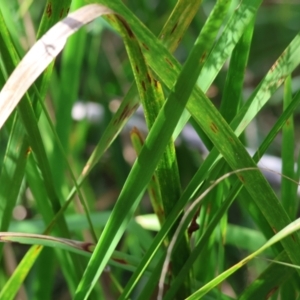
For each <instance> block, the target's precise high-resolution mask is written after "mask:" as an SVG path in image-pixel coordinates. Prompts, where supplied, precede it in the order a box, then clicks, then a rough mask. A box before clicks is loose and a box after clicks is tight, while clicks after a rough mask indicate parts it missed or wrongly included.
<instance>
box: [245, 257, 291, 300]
mask: <svg viewBox="0 0 300 300" xmlns="http://www.w3.org/2000/svg"><path fill="white" fill-rule="evenodd" d="M275 259H276V261H282V262H285V261H287V262H288V261H290V260H289V258H288V256H287V255H286V253H285V252H282V253H281V254H279V255H278V256H277V257H276V258H275ZM294 273H295V271H293V269H291V267H288V266H282V265H279V264H277V263H272V264H271V265H270V266H269V267H268V268H267V269H266V270H265V271H264V272H263V273H262V274H261V275H260V276H259V277H258V278H256V279H255V280H254V281H253V282H252V283H251V284H250V285H249V286H248V287H247V288H246V289H245V291H244V292H243V293H242V294H241V295H239V299H240V300H246V299H257V298H260V297H261V298H265V299H267V298H269V296H271V295H272V294H273V293H274V292H275V291H277V290H278V287H279V286H280V285H281V284H282V283H284V282H286V281H287V280H289V279H290V278H291V276H292V275H293V274H294Z"/></svg>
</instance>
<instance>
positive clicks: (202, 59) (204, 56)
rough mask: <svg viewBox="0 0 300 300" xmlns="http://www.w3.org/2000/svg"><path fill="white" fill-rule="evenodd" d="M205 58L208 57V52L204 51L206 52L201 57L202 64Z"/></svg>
mask: <svg viewBox="0 0 300 300" xmlns="http://www.w3.org/2000/svg"><path fill="white" fill-rule="evenodd" d="M205 58H206V52H204V53H203V54H202V55H201V57H200V64H202V63H203V62H204V60H205Z"/></svg>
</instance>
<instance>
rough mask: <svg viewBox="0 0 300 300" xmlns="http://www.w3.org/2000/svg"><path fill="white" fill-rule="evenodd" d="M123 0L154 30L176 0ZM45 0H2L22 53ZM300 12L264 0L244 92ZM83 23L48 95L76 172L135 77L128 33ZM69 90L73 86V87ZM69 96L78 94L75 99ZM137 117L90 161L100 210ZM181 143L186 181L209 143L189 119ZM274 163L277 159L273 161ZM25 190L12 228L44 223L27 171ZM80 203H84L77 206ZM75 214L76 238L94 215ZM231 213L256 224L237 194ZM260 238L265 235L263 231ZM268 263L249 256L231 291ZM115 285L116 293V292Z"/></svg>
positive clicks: (220, 84) (119, 181)
mask: <svg viewBox="0 0 300 300" xmlns="http://www.w3.org/2000/svg"><path fill="white" fill-rule="evenodd" d="M123 2H124V3H125V4H126V6H127V7H128V8H129V9H130V10H131V11H132V12H133V13H134V14H135V15H136V16H137V17H138V18H140V19H141V21H142V22H143V23H144V24H145V25H146V26H147V27H148V28H149V29H150V30H151V31H152V32H153V33H154V34H155V35H158V34H159V32H160V31H161V29H162V27H163V25H164V24H165V22H166V20H167V18H168V16H169V14H170V12H171V11H172V9H173V7H174V5H175V4H176V1H174V0H165V1H158V0H153V1H147V0H143V1H123ZM238 3H239V1H233V4H232V9H234V8H235V7H237V5H238ZM214 4H215V1H212V0H205V1H203V4H202V5H201V7H200V10H199V11H198V12H197V14H196V17H195V18H194V20H193V21H192V23H191V26H190V27H189V29H188V31H187V32H186V34H185V35H184V37H183V39H182V41H181V43H180V45H179V47H178V49H177V50H176V52H175V57H176V58H177V59H178V60H179V61H180V62H181V63H183V62H185V60H186V58H187V55H188V54H189V51H190V49H191V47H192V45H193V44H194V42H195V39H196V37H197V36H198V33H199V31H200V29H201V27H202V26H203V24H204V22H205V20H206V18H207V16H208V14H209V13H210V11H211V9H212V7H213V5H214ZM44 5H45V1H30V0H23V1H22V0H19V1H17V0H10V1H1V2H0V8H1V10H2V12H3V15H4V18H5V20H6V22H7V24H8V26H9V30H10V33H11V35H12V38H13V41H14V43H15V47H16V49H17V50H18V52H19V54H20V57H22V56H23V55H24V53H25V52H26V51H27V50H28V49H29V48H30V47H31V45H33V43H34V42H35V37H36V33H37V29H38V26H39V23H40V19H41V16H42V13H43V10H44ZM299 20H300V2H299V1H292V0H290V1H284V0H282V1H280V0H266V1H264V2H263V4H262V6H261V8H260V9H259V10H258V14H257V17H256V21H255V27H254V28H255V29H254V35H253V41H252V45H251V49H250V57H249V62H248V66H247V68H246V70H245V83H244V90H243V96H244V98H245V99H246V98H247V97H248V96H249V95H250V94H251V92H252V91H253V89H254V88H255V87H256V85H257V84H258V83H259V82H260V80H261V79H262V78H263V76H265V74H266V72H267V71H268V70H269V69H270V67H271V66H272V64H273V63H274V61H275V60H276V59H277V58H278V56H279V55H280V54H281V53H282V52H283V50H284V49H285V47H286V46H287V45H288V44H289V43H290V42H291V40H292V39H293V38H294V37H295V35H296V34H297V33H298V31H299V28H300V23H299ZM81 32H85V33H86V34H84V35H82V40H80V43H83V47H82V46H81V45H80V47H78V53H77V55H78V60H73V61H72V60H71V61H69V62H68V64H69V65H68V66H65V65H62V55H67V54H65V51H66V50H64V51H63V52H62V54H61V55H60V56H59V57H58V59H57V60H56V62H55V69H54V73H53V76H52V78H51V83H50V89H49V92H48V95H47V98H46V104H47V107H48V111H49V113H50V115H51V118H52V119H53V122H54V124H56V128H57V131H58V134H59V136H60V137H61V139H62V142H63V146H64V148H65V151H66V153H67V154H68V159H69V161H71V163H72V167H73V169H74V172H75V173H77V176H78V175H79V173H80V172H81V170H82V168H83V166H84V164H85V162H86V160H87V159H88V157H89V156H90V154H91V153H92V150H93V149H94V147H95V145H96V144H97V142H98V140H99V138H100V137H101V135H102V133H103V131H104V129H105V128H106V126H107V124H108V122H109V121H110V119H111V117H112V114H113V113H114V112H115V111H116V109H117V108H118V106H119V105H120V102H121V100H122V98H123V96H124V95H125V94H126V92H127V90H128V89H129V87H130V84H131V82H132V81H133V74H132V71H131V66H130V63H129V61H128V58H127V54H126V51H125V48H124V45H123V42H122V40H121V38H120V37H119V36H118V35H117V34H116V32H115V31H114V30H113V29H112V28H111V27H110V25H108V23H106V22H105V21H104V20H103V19H102V18H99V19H97V20H96V21H94V22H92V23H91V24H89V25H88V26H86V27H84V28H83V29H81V30H80V32H79V33H78V35H80V34H81ZM77 41H78V40H77ZM73 63H74V64H78V63H79V64H81V67H80V75H79V76H80V80H79V82H72V76H70V77H68V80H67V81H66V80H64V82H65V83H66V82H69V84H68V85H67V86H61V82H62V76H65V74H64V73H63V71H64V68H66V67H67V68H68V70H69V72H68V73H67V74H68V76H69V75H70V74H72V68H73V65H72V64H73ZM74 69H77V67H74ZM227 70H228V63H227V64H225V66H224V67H223V68H222V70H221V72H220V73H219V75H218V76H217V78H216V79H215V81H214V83H213V85H212V86H211V88H210V89H209V91H208V93H207V95H208V96H209V97H210V98H211V100H212V102H213V103H214V104H215V105H216V106H217V107H219V106H220V102H221V99H222V95H223V90H224V84H225V77H226V74H227ZM299 87H300V72H299V68H297V69H296V71H295V72H294V74H293V79H292V88H293V90H299ZM66 91H67V93H66ZM68 91H69V92H70V94H68ZM166 93H167V91H166ZM69 96H70V98H71V99H68V97H69ZM282 97H283V87H281V88H279V90H278V91H277V92H276V93H275V94H274V95H273V96H272V98H271V99H270V101H268V104H267V105H266V106H265V107H264V108H263V109H262V111H261V112H260V113H259V114H258V116H257V118H255V120H254V121H253V122H252V123H251V124H250V125H249V127H248V129H247V130H246V133H245V135H244V137H243V140H244V143H245V144H246V146H247V147H248V148H250V149H254V150H255V149H256V148H257V147H258V145H260V143H261V141H262V140H263V139H264V137H265V136H266V134H267V133H268V132H269V130H270V128H271V127H272V126H273V124H274V122H275V121H276V119H277V117H278V116H279V115H280V114H281V112H282V106H283V104H282ZM298 116H299V109H298V110H297V111H296V112H295V123H296V130H295V133H296V136H295V141H296V143H295V159H296V158H297V156H298V152H299V143H298V142H297V141H298V140H299V138H300V134H299V130H297V129H298V128H299V126H300V123H299V120H298ZM43 126H48V125H47V122H46V120H45V118H44V117H43V115H42V116H41V120H40V128H43ZM134 126H136V127H137V128H138V129H139V130H141V131H142V132H144V135H145V136H146V127H145V124H144V120H143V114H142V111H141V109H139V110H138V111H137V113H136V114H135V115H134V116H133V117H132V119H131V120H130V122H129V123H128V125H127V126H126V128H125V130H123V131H122V134H121V135H120V136H119V137H118V138H117V139H116V141H115V142H114V143H113V145H112V147H110V148H109V149H108V151H107V152H106V153H105V155H104V156H103V158H102V159H101V161H100V163H99V164H98V165H97V166H96V167H95V168H94V170H93V171H92V173H91V175H90V176H89V178H88V181H87V182H85V184H84V187H83V191H84V194H85V196H86V197H85V198H86V199H88V201H89V204H90V206H91V207H92V208H93V209H94V211H95V212H106V211H110V210H111V208H112V207H113V205H114V202H115V200H116V198H117V196H118V194H119V192H120V190H121V188H122V186H123V184H124V182H125V179H126V177H127V175H128V173H129V170H130V168H131V166H132V164H133V162H134V160H135V157H136V155H135V151H134V149H133V148H132V145H131V142H130V138H129V132H130V130H131V129H132V128H133V127H134ZM7 139H8V133H7V132H5V131H3V130H2V131H0V142H1V143H0V150H1V154H0V155H1V158H3V156H4V151H5V145H6V142H7ZM43 139H44V143H45V146H46V149H47V152H48V155H49V157H50V161H51V167H52V171H53V173H54V174H55V177H54V178H55V181H56V185H57V187H58V188H59V189H61V191H62V193H63V194H64V195H66V194H67V193H68V186H67V185H66V186H61V184H60V182H62V181H63V182H67V180H66V181H65V180H64V178H67V179H68V180H69V182H71V179H69V178H68V177H69V174H68V172H67V170H66V166H65V164H64V162H63V159H62V158H61V159H58V157H59V154H58V152H59V151H58V149H56V145H55V144H54V143H53V140H54V139H53V137H50V136H43ZM176 151H177V159H178V165H179V170H180V179H181V183H182V186H183V187H185V186H186V185H187V183H188V182H189V180H190V179H191V178H192V176H193V175H194V173H195V171H196V170H197V169H198V167H199V165H200V164H201V162H202V161H203V158H204V157H205V155H206V154H207V150H206V149H205V147H204V146H203V144H201V141H199V138H198V137H197V135H196V134H195V133H194V131H193V129H192V127H191V126H190V127H189V129H188V130H187V131H185V132H184V133H183V134H182V135H181V136H180V137H179V138H178V140H177V141H176ZM269 154H271V155H274V156H278V157H280V156H281V135H280V134H279V135H278V136H277V138H276V139H275V141H274V142H273V144H272V145H271V147H270V148H269ZM51 158H52V159H51ZM0 161H1V162H2V161H3V160H2V159H1V160H0ZM268 167H269V168H271V169H272V165H269V166H268ZM275 185H276V183H275ZM277 189H278V186H277ZM23 190H24V192H22V193H20V197H19V200H18V206H16V208H15V209H14V220H15V222H12V224H11V230H13V231H27V230H28V231H30V232H40V227H41V226H42V223H41V222H40V219H41V217H40V215H39V211H38V208H37V207H36V204H35V202H34V200H33V198H32V194H31V191H30V189H28V188H27V186H26V182H25V181H24V189H23ZM144 198H145V199H144V200H143V202H142V203H143V204H142V205H141V206H139V209H138V211H137V212H136V214H137V215H139V214H145V213H151V212H152V211H151V206H150V202H149V199H148V196H147V195H145V197H144ZM79 207H80V206H79V204H78V207H77V209H79ZM68 216H69V219H68V220H69V221H70V222H71V224H73V225H72V226H71V228H72V230H73V234H74V238H75V239H82V236H81V234H80V229H81V228H83V227H85V226H87V225H86V223H85V222H83V223H82V219H80V218H79V217H78V218H76V212H75V210H74V207H70V208H69V209H68ZM92 216H93V214H92ZM95 216H96V215H95ZM93 220H94V221H95V226H96V229H97V230H98V234H99V233H100V229H101V228H102V226H103V225H104V224H105V221H103V219H101V222H100V221H99V219H97V218H96V217H94V218H93ZM97 220H98V221H97ZM104 220H105V218H104ZM39 222H40V223H39ZM72 222H73V223H72ZM103 222H104V223H103ZM97 223H99V224H97ZM229 223H231V224H238V225H247V226H249V225H250V224H252V221H251V220H250V219H249V217H248V216H247V215H246V213H245V212H243V211H241V210H240V208H239V206H238V205H236V204H234V205H233V206H232V207H231V208H230V210H229ZM26 226H28V227H26ZM133 233H135V230H134V229H133V230H132V232H129V233H128V234H127V235H126V236H125V237H124V239H123V240H122V242H121V243H120V245H119V249H121V250H123V251H128V252H129V253H132V254H134V255H136V256H137V257H140V256H141V255H142V252H143V251H144V250H143V246H145V245H142V247H140V244H141V241H140V240H139V239H138V238H137V237H136V235H135V234H133ZM151 236H152V233H149V236H148V237H147V238H149V239H150V240H151ZM147 238H146V239H147ZM261 238H262V239H263V237H261ZM230 241H231V239H230V237H228V239H227V244H228V245H227V246H226V251H225V253H226V254H225V256H226V263H225V265H226V266H227V267H229V266H231V265H232V264H233V263H234V262H237V261H238V260H240V259H241V258H242V257H244V256H245V254H246V253H247V251H246V250H245V249H242V248H237V247H233V246H231V245H230ZM145 244H147V242H146V243H145ZM241 244H242V243H241ZM137 245H139V247H137ZM145 247H146V246H145ZM13 249H14V251H15V252H16V254H17V257H18V259H20V258H21V257H22V256H23V255H24V251H25V250H27V249H28V247H25V246H15V245H14V246H13ZM48 252H49V250H44V254H43V255H47V253H48ZM49 257H50V258H51V259H52V260H53V267H55V264H56V263H55V261H54V258H53V256H51V255H49ZM208 265H209V264H208ZM265 265H266V263H264V262H262V261H259V262H257V261H254V262H252V263H250V264H249V266H248V267H247V270H246V269H243V270H241V271H239V272H238V273H236V274H234V275H233V276H232V277H231V278H230V279H229V283H230V284H231V286H230V285H226V286H225V290H226V289H227V292H228V293H229V294H230V295H232V296H234V295H236V294H238V293H239V292H241V291H242V290H243V289H244V287H245V286H246V285H247V284H248V283H249V282H250V281H251V278H253V277H255V276H256V275H257V274H259V272H260V271H261V270H262V269H263V267H264V266H265ZM35 268H39V265H38V264H37V266H36V267H35ZM35 268H34V269H33V273H34V272H35ZM249 274H250V275H249ZM1 276H2V279H1V277H0V283H1V281H3V280H4V277H5V276H4V275H3V274H2V275H1ZM45 276H46V275H45ZM126 277H127V276H126V273H125V274H124V273H123V275H122V276H121V277H120V278H122V280H123V281H124V282H126ZM33 278H34V277H33ZM30 280H31V276H29V278H28V280H27V282H28V283H30ZM51 280H54V281H55V282H56V283H55V286H56V288H55V291H54V294H55V299H67V296H66V294H67V292H66V290H65V288H64V279H63V277H62V276H58V277H55V278H52V279H51ZM103 280H104V281H109V285H112V284H111V281H110V280H111V279H109V278H108V276H107V275H104V279H103ZM28 286H31V287H32V289H34V285H30V284H28ZM108 289H109V288H108ZM32 293H33V291H32ZM104 293H105V291H104ZM109 293H111V291H110V292H109ZM112 294H113V295H114V293H112ZM113 297H114V296H112V298H111V299H113ZM28 299H34V298H31V297H30V293H29V295H28ZM107 299H108V298H107Z"/></svg>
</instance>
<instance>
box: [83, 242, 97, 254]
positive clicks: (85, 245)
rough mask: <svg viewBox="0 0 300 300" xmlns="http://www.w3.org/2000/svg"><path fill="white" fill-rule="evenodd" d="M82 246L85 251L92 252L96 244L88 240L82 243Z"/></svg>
mask: <svg viewBox="0 0 300 300" xmlns="http://www.w3.org/2000/svg"><path fill="white" fill-rule="evenodd" d="M81 247H82V249H83V250H84V251H86V252H90V253H92V252H93V250H94V248H95V245H94V244H93V243H89V242H86V243H82V245H81Z"/></svg>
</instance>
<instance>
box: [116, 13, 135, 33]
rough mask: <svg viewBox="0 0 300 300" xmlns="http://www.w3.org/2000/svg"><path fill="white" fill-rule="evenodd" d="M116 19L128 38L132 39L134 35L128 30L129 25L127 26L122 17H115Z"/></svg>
mask: <svg viewBox="0 0 300 300" xmlns="http://www.w3.org/2000/svg"><path fill="white" fill-rule="evenodd" d="M116 18H117V19H118V20H119V21H120V22H121V23H122V25H123V26H124V28H125V29H126V31H127V34H128V36H129V37H130V38H133V37H134V34H133V32H132V30H131V29H130V27H129V25H128V24H127V22H126V21H125V20H124V19H123V18H122V17H120V16H118V15H116Z"/></svg>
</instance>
